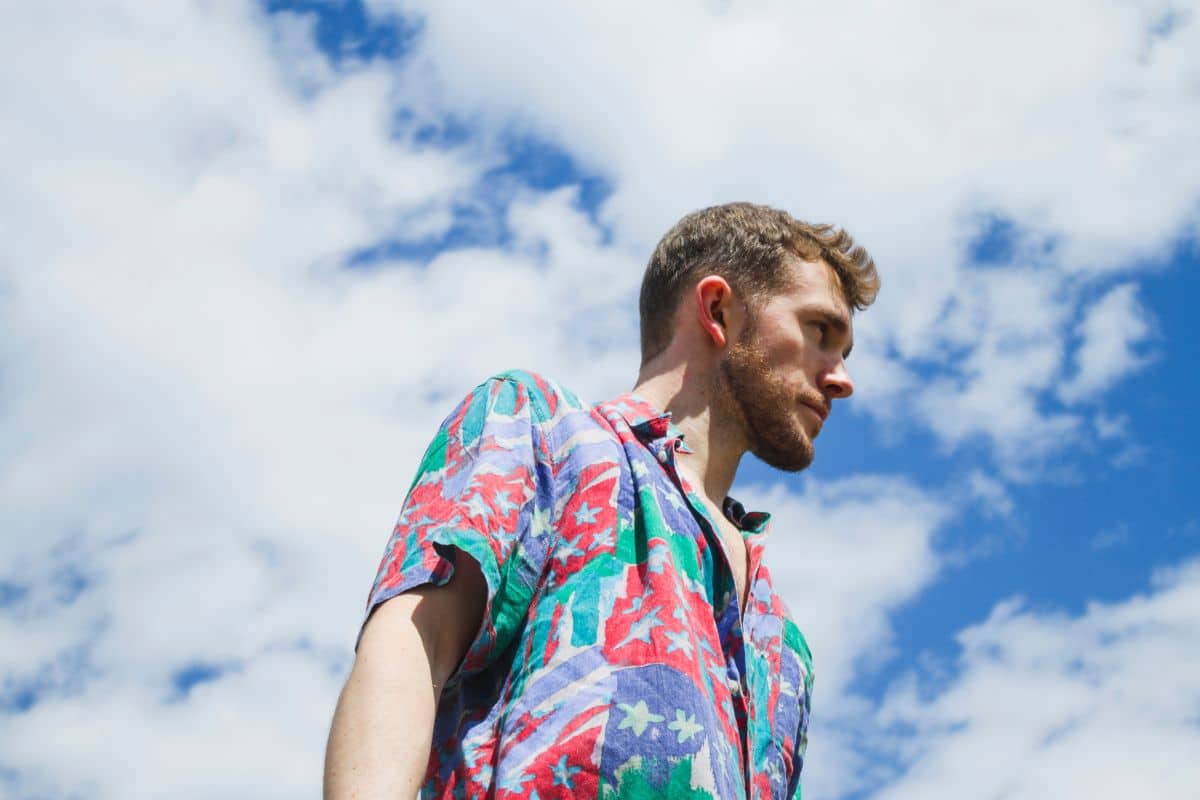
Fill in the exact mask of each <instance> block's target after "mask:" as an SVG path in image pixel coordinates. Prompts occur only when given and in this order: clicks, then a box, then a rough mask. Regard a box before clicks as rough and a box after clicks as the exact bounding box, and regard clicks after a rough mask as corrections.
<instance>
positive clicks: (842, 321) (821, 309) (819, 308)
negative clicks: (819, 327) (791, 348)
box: [800, 305, 854, 360]
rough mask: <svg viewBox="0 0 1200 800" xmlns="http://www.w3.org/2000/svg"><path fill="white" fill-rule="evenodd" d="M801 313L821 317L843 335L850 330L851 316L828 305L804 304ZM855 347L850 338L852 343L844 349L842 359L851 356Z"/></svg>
mask: <svg viewBox="0 0 1200 800" xmlns="http://www.w3.org/2000/svg"><path fill="white" fill-rule="evenodd" d="M800 313H801V314H807V315H809V316H813V315H815V316H818V317H821V318H822V319H823V320H824V321H825V322H826V323H828V325H829V327H831V328H833V329H834V330H836V331H837V332H838V333H840V334H841V335H843V336H845V335H847V334H848V333H849V332H850V317H848V316H847V315H845V314H843V313H841V312H840V311H837V310H836V309H833V308H831V307H829V306H826V305H810V306H803V307H802V308H801V309H800ZM853 349H854V340H853V339H851V340H850V344H849V345H848V346H847V347H846V349H845V350H844V351H842V360H845V359H847V358H849V357H850V352H851V351H852V350H853Z"/></svg>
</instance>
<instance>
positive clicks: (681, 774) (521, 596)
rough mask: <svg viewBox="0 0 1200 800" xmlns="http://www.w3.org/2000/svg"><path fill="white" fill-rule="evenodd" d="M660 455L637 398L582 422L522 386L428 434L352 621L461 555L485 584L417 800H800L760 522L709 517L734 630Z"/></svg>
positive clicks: (672, 434)
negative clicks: (736, 538) (736, 567)
mask: <svg viewBox="0 0 1200 800" xmlns="http://www.w3.org/2000/svg"><path fill="white" fill-rule="evenodd" d="M677 452H688V450H687V446H686V445H685V444H684V442H683V436H682V434H681V433H680V432H679V430H678V429H677V428H675V427H674V426H673V425H672V424H671V422H670V418H669V416H668V415H667V414H664V413H662V412H660V411H658V410H656V409H654V408H653V407H651V406H650V405H649V404H648V403H646V402H645V401H643V400H641V399H639V398H638V397H636V396H634V395H631V394H626V395H622V396H621V397H618V398H617V399H615V400H612V401H609V402H606V403H600V404H598V405H596V406H594V407H589V406H586V405H584V404H581V403H580V402H579V401H578V400H577V399H576V398H575V397H574V396H573V395H572V394H570V393H569V392H567V391H565V390H564V389H562V388H561V387H559V386H556V385H555V384H553V383H550V382H548V381H546V380H545V379H543V378H540V377H538V376H536V375H532V374H530V373H525V372H509V373H505V374H503V375H499V376H497V377H495V378H492V379H490V380H488V381H486V382H485V383H483V384H481V385H480V386H478V387H477V388H476V389H475V390H474V391H473V392H472V393H471V394H470V395H469V396H468V397H467V398H466V399H465V400H464V401H463V402H462V403H461V404H460V405H459V406H458V408H457V409H455V411H454V412H453V413H452V414H451V415H450V416H449V417H448V418H447V419H446V421H445V422H444V423H443V425H442V427H441V429H440V430H439V431H438V433H437V436H436V437H435V438H434V441H433V443H432V444H431V445H430V447H429V449H428V451H427V452H426V454H425V457H424V459H423V460H422V462H421V466H420V468H419V471H418V473H417V477H416V480H415V481H414V483H413V485H412V488H411V489H410V490H409V494H408V498H407V500H406V501H405V504H404V508H403V511H402V512H401V515H400V519H399V521H398V522H397V524H396V527H395V531H394V533H393V534H392V537H391V540H390V541H389V542H388V546H387V550H386V552H385V554H384V558H383V563H382V564H381V566H380V569H379V574H378V577H377V578H376V580H375V585H374V587H373V588H372V590H371V595H370V599H369V601H368V612H367V613H368V615H369V614H370V612H371V611H372V610H373V609H375V608H376V607H377V606H378V605H379V604H380V603H382V602H384V601H386V600H388V599H389V598H391V597H394V596H395V595H397V594H399V593H401V592H403V591H405V590H408V589H412V588H414V587H417V586H422V585H426V584H435V585H441V584H444V583H446V582H447V581H448V580H449V579H450V577H451V575H452V574H453V572H454V562H455V558H456V557H459V558H461V557H463V555H462V554H465V555H467V556H470V557H471V558H473V559H475V560H476V561H478V562H479V565H480V568H481V571H482V573H483V576H484V578H485V580H486V582H487V605H486V608H485V611H484V616H483V621H482V625H481V627H480V630H479V632H478V634H477V636H476V638H475V639H474V641H473V643H472V644H471V645H470V647H469V648H468V650H467V653H466V656H465V657H464V659H463V661H462V662H461V664H460V665H459V666H458V668H457V670H456V671H455V673H454V675H453V676H452V678H451V679H450V680H449V681H447V683H446V685H445V687H444V688H443V690H442V695H441V700H440V702H439V704H438V708H437V716H436V719H435V723H434V731H433V746H432V750H431V753H430V758H429V767H428V772H427V773H426V782H425V784H424V786H423V788H422V796H423V797H439V798H440V797H456V798H457V797H470V798H483V797H496V798H498V799H499V800H504V798H515V797H536V798H541V800H548V798H552V797H564V798H566V797H570V798H579V797H586V798H626V797H629V798H643V797H659V796H662V797H671V798H676V797H704V798H747V797H749V798H781V797H798V796H799V793H800V790H799V778H800V768H801V764H802V759H803V754H804V748H805V741H806V738H805V734H806V730H807V727H808V712H809V693H810V690H811V688H812V666H811V656H810V654H809V650H808V646H807V644H806V643H805V641H804V637H803V636H802V635H801V634H800V631H799V630H798V629H797V628H796V626H795V624H794V623H793V622H792V620H791V618H790V617H789V615H788V613H787V611H786V609H785V608H784V605H783V602H782V600H781V598H780V597H779V595H778V594H776V592H775V590H774V588H773V587H772V585H771V579H770V576H769V574H768V572H767V569H766V567H765V566H763V565H762V563H761V561H762V551H763V540H764V538H765V536H766V525H767V521H768V519H769V517H768V515H766V514H762V513H751V512H746V511H745V510H744V509H743V508H742V506H741V505H739V504H738V503H737V502H735V501H733V500H731V499H727V500H726V501H725V513H726V516H728V517H729V519H730V520H731V521H732V522H733V523H734V524H735V525H736V526H737V527H738V528H739V529H740V530H741V531H742V533H743V536H744V538H745V542H746V547H747V552H748V554H749V564H748V569H749V571H748V573H747V575H748V582H749V585H750V591H749V596H748V600H747V602H746V607H745V611H744V614H743V613H740V611H739V603H738V598H737V591H736V589H735V587H734V579H733V574H732V572H731V570H730V567H729V564H728V561H727V560H726V557H725V555H724V550H723V547H722V544H721V539H720V533H719V530H718V528H717V527H716V526H715V524H714V523H713V521H712V519H711V518H710V517H709V516H708V513H707V511H706V510H705V506H704V505H703V503H702V502H701V500H700V498H699V496H698V495H697V494H696V493H695V492H694V490H693V489H692V487H691V486H690V485H689V483H688V482H687V481H686V480H685V479H684V478H683V476H682V475H681V473H679V472H678V471H677V470H676V468H675V457H676V453H677ZM456 551H461V553H456Z"/></svg>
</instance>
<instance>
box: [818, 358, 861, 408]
mask: <svg viewBox="0 0 1200 800" xmlns="http://www.w3.org/2000/svg"><path fill="white" fill-rule="evenodd" d="M821 391H822V392H823V393H824V394H825V396H826V397H828V398H830V399H831V400H838V399H841V398H845V397H849V396H850V395H852V394H854V381H853V380H852V379H851V378H850V372H849V371H848V370H847V369H846V361H845V360H844V359H841V358H839V359H838V360H837V363H836V364H834V365H833V368H832V369H830V370H828V371H826V373H825V374H824V375H823V376H822V377H821Z"/></svg>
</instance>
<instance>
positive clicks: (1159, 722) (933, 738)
mask: <svg viewBox="0 0 1200 800" xmlns="http://www.w3.org/2000/svg"><path fill="white" fill-rule="evenodd" d="M1198 609H1200V562H1197V561H1192V562H1190V563H1187V564H1185V565H1183V566H1181V567H1179V568H1177V569H1174V570H1171V571H1165V572H1163V573H1160V574H1159V575H1158V576H1157V578H1156V581H1155V588H1154V591H1153V592H1151V593H1149V594H1147V595H1144V596H1135V597H1132V598H1130V599H1128V600H1125V601H1122V602H1119V603H1112V604H1100V603H1096V604H1092V605H1090V606H1089V607H1088V609H1087V611H1086V612H1085V613H1083V614H1081V615H1079V616H1075V617H1073V616H1066V615H1062V614H1053V613H1046V612H1038V611H1033V610H1029V609H1026V608H1024V607H1023V606H1022V604H1021V603H1020V602H1019V601H1009V602H1005V603H1002V604H1000V605H998V606H997V607H996V609H995V611H994V612H993V613H992V615H991V617H990V618H989V619H987V620H986V621H985V622H983V623H981V624H979V625H977V626H975V627H973V628H970V629H968V630H966V631H964V632H963V633H962V634H960V636H959V641H960V643H961V645H962V647H963V652H962V656H961V658H960V661H959V668H960V670H961V671H960V674H959V675H958V677H956V678H955V679H954V680H953V681H952V682H950V683H949V685H946V686H944V687H942V688H941V689H940V690H938V691H936V692H935V693H934V695H933V696H932V698H930V699H926V698H925V697H924V696H923V693H922V692H920V691H918V689H917V688H916V686H915V685H914V684H913V683H909V684H908V685H907V688H905V689H903V690H902V691H899V692H897V693H896V694H895V695H894V696H893V697H892V699H891V700H890V702H889V703H888V704H887V705H886V706H885V710H884V713H883V720H882V721H883V722H884V723H885V724H889V725H898V724H903V725H907V726H912V727H911V729H910V730H913V731H915V733H914V734H912V735H911V737H910V739H909V744H910V745H911V749H910V750H909V756H910V763H909V766H908V770H907V772H906V774H905V775H904V776H903V777H902V778H901V779H899V780H897V781H895V782H894V783H892V784H891V785H889V786H888V787H887V788H886V789H884V790H882V791H880V792H878V793H877V794H875V795H872V796H873V797H874V798H876V800H892V798H907V797H923V798H930V800H938V798H960V797H996V796H1003V797H1009V798H1013V800H1025V798H1028V799H1029V800H1040V799H1041V798H1046V797H1054V798H1061V799H1062V800H1075V799H1076V798H1079V799H1080V800H1083V798H1092V797H1096V796H1100V795H1112V796H1117V797H1155V798H1164V800H1171V799H1172V798H1180V800H1182V798H1191V797H1195V796H1196V793H1197V792H1198V791H1200V765H1197V763H1196V759H1195V758H1194V754H1195V753H1196V751H1197V748H1200V729H1197V727H1196V714H1197V709H1200V675H1198V674H1197V672H1196V670H1195V669H1194V665H1195V664H1196V663H1197V659H1198V658H1200V624H1198V622H1200V611H1198Z"/></svg>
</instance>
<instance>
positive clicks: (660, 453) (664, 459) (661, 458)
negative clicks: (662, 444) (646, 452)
mask: <svg viewBox="0 0 1200 800" xmlns="http://www.w3.org/2000/svg"><path fill="white" fill-rule="evenodd" d="M668 458H670V456H668V455H667V451H666V450H659V451H658V460H659V462H661V463H663V464H665V463H667V459H668Z"/></svg>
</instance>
